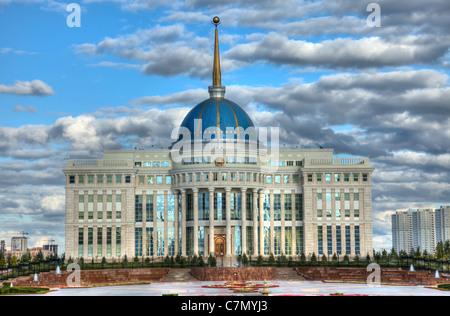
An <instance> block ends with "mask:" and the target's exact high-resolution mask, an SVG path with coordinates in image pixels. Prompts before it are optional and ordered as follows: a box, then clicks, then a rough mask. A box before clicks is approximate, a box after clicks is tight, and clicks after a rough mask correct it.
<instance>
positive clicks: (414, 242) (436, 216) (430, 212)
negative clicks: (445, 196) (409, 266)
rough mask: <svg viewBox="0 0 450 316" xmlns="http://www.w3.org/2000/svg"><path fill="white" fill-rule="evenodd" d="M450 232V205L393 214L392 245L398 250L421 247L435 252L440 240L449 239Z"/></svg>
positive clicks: (423, 249)
mask: <svg viewBox="0 0 450 316" xmlns="http://www.w3.org/2000/svg"><path fill="white" fill-rule="evenodd" d="M449 232H450V206H441V208H440V209H436V210H434V209H418V210H415V211H407V212H396V214H393V215H392V246H393V248H394V249H395V250H396V251H397V252H400V251H406V252H407V253H409V252H410V251H411V249H414V250H417V248H419V249H420V251H422V252H423V251H425V250H426V251H427V252H428V253H434V252H435V251H436V245H437V243H438V242H440V241H444V242H445V241H446V240H449Z"/></svg>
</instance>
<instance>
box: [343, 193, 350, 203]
mask: <svg viewBox="0 0 450 316" xmlns="http://www.w3.org/2000/svg"><path fill="white" fill-rule="evenodd" d="M344 200H345V201H350V193H344Z"/></svg>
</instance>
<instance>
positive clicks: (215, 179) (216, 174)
mask: <svg viewBox="0 0 450 316" xmlns="http://www.w3.org/2000/svg"><path fill="white" fill-rule="evenodd" d="M218 178H219V174H218V173H217V172H214V173H213V181H218Z"/></svg>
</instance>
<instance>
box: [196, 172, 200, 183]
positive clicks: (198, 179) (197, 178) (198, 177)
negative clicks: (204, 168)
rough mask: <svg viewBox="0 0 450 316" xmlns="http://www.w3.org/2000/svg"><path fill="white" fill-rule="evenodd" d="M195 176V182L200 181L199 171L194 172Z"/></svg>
mask: <svg viewBox="0 0 450 316" xmlns="http://www.w3.org/2000/svg"><path fill="white" fill-rule="evenodd" d="M195 177H196V181H197V182H200V173H196V174H195Z"/></svg>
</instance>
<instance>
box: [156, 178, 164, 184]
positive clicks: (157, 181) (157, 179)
mask: <svg viewBox="0 0 450 316" xmlns="http://www.w3.org/2000/svg"><path fill="white" fill-rule="evenodd" d="M162 183H163V177H162V176H157V177H156V184H162Z"/></svg>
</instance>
